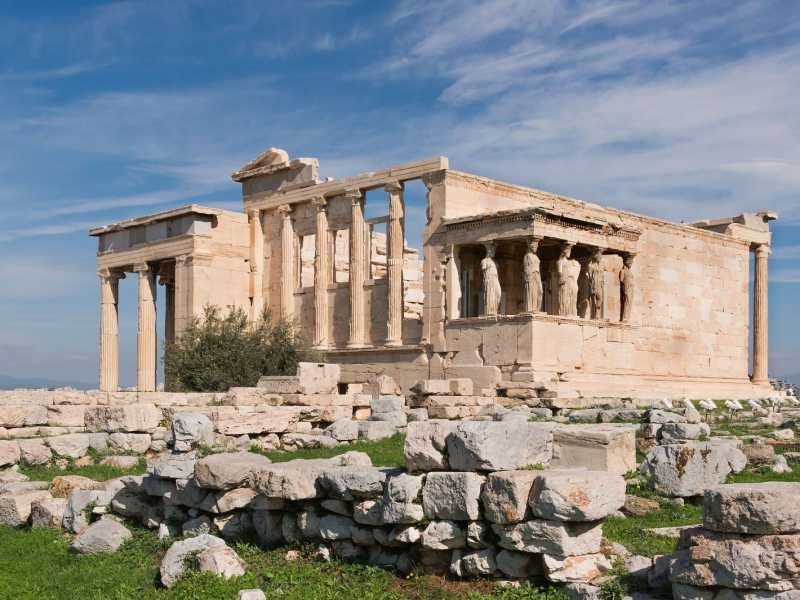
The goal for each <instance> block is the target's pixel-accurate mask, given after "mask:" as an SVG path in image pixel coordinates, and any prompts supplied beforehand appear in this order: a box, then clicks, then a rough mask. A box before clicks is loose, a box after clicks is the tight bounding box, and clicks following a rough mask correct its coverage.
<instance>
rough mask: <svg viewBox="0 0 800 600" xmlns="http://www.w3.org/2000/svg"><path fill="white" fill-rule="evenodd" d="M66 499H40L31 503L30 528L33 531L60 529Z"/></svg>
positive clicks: (65, 508)
mask: <svg viewBox="0 0 800 600" xmlns="http://www.w3.org/2000/svg"><path fill="white" fill-rule="evenodd" d="M66 510H67V499H66V498H42V499H41V500H34V501H33V502H31V527H32V528H33V529H61V524H62V521H63V520H64V512H65V511H66Z"/></svg>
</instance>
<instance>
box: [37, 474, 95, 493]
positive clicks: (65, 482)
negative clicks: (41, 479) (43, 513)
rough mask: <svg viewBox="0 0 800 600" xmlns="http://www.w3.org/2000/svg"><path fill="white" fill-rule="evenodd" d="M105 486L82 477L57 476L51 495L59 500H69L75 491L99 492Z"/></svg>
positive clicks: (51, 488)
mask: <svg viewBox="0 0 800 600" xmlns="http://www.w3.org/2000/svg"><path fill="white" fill-rule="evenodd" d="M103 487H104V484H103V483H102V482H100V481H95V480H94V479H89V478H88V477H83V476H81V475H56V476H55V477H53V481H52V482H51V483H50V493H51V494H53V496H55V497H57V498H68V497H69V495H70V494H71V493H72V492H74V491H75V490H99V489H103Z"/></svg>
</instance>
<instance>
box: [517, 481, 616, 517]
mask: <svg viewBox="0 0 800 600" xmlns="http://www.w3.org/2000/svg"><path fill="white" fill-rule="evenodd" d="M624 504H625V480H624V479H623V478H622V477H621V476H619V475H613V474H611V473H608V472H605V471H543V472H541V473H539V475H538V477H537V478H536V481H535V482H534V483H533V489H532V490H531V496H530V506H531V510H532V511H533V514H534V515H536V516H537V517H540V518H542V519H551V520H556V521H596V520H598V519H604V518H605V517H607V516H608V515H610V514H612V513H613V512H615V511H617V510H619V509H620V508H621V507H622V506H623V505H624Z"/></svg>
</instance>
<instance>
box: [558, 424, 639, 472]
mask: <svg viewBox="0 0 800 600" xmlns="http://www.w3.org/2000/svg"><path fill="white" fill-rule="evenodd" d="M550 466H551V467H553V468H557V469H564V468H566V469H570V468H577V467H583V468H586V469H591V470H593V471H608V472H609V473H614V474H616V475H624V474H625V473H627V472H629V471H633V470H635V469H636V466H637V462H636V426H635V425H618V424H611V423H608V424H597V425H560V426H558V427H557V428H556V429H555V430H554V431H553V460H552V462H551V463H550Z"/></svg>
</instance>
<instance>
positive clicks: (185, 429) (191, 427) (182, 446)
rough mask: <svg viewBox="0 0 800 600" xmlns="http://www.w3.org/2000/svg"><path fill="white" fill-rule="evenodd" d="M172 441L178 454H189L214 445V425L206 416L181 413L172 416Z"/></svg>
mask: <svg viewBox="0 0 800 600" xmlns="http://www.w3.org/2000/svg"><path fill="white" fill-rule="evenodd" d="M170 441H171V443H172V447H173V449H174V450H175V451H176V452H188V451H189V450H193V449H195V448H200V447H203V446H211V445H212V444H213V443H214V425H213V423H211V419H209V418H208V417H207V416H206V415H204V414H200V413H191V412H179V413H175V414H174V415H172V420H171V422H170Z"/></svg>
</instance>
